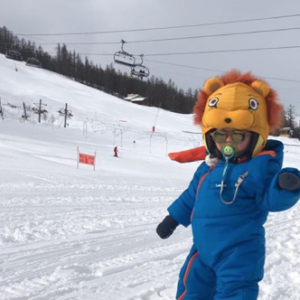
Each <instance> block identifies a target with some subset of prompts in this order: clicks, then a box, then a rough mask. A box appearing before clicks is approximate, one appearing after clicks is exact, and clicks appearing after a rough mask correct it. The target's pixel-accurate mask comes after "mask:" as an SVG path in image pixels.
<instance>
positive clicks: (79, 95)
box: [0, 55, 300, 300]
mask: <svg viewBox="0 0 300 300" xmlns="http://www.w3.org/2000/svg"><path fill="white" fill-rule="evenodd" d="M15 67H17V69H18V72H16V71H15ZM0 72H1V74H2V76H1V79H0V97H1V101H2V105H3V110H4V120H0V140H1V143H0V155H1V156H0V157H1V158H0V162H1V163H0V169H1V172H0V190H1V200H0V206H1V210H0V214H1V218H0V220H1V230H0V243H1V249H0V258H1V260H0V268H1V277H0V299H3V300H4V299H5V300H7V299H32V300H37V299H39V300H41V299H45V300H46V299H47V300H65V299H72V300H74V299H78V300H81V299H86V300H92V299H95V300H96V299H97V300H99V299H100V300H102V299H103V300H104V299H105V300H116V299H124V300H139V299H140V300H141V299H142V300H158V299H164V300H171V299H174V295H175V290H176V284H177V277H178V273H179V269H180V267H181V265H182V263H183V261H184V259H185V257H186V254H187V252H188V251H189V248H190V246H191V243H192V238H191V234H190V229H185V228H183V227H181V228H178V229H177V230H176V232H175V233H174V235H173V236H172V237H171V238H170V239H168V240H160V239H159V238H158V237H157V236H156V233H155V228H156V226H157V224H158V222H160V220H161V219H162V218H163V217H164V215H165V214H166V208H167V207H168V205H169V204H170V203H171V202H172V201H173V200H174V199H175V198H176V197H177V196H178V195H179V194H180V193H181V192H182V191H183V189H184V188H186V186H187V184H188V183H189V181H190V179H191V177H192V176H193V173H194V171H195V170H196V168H197V166H198V165H199V163H192V164H177V163H175V162H172V161H170V160H169V159H168V158H167V156H166V154H167V152H170V151H175V150H183V149H187V148H190V147H194V146H197V145H199V144H201V143H202V140H201V138H200V135H198V134H192V133H187V132H199V128H196V127H195V126H194V125H193V123H192V116H191V115H189V116H186V115H180V114H175V113H170V112H166V111H163V110H159V111H158V109H157V108H149V107H142V106H138V105H136V104H132V103H128V102H125V101H123V100H120V99H118V98H115V97H112V96H110V95H107V94H105V93H103V92H100V91H97V90H94V89H92V88H89V87H86V86H84V85H81V84H79V83H76V82H74V81H72V80H70V79H67V78H65V77H63V76H61V75H58V74H55V73H51V72H49V71H46V70H42V69H35V68H31V67H28V66H25V64H24V63H21V62H14V61H11V60H7V59H5V57H4V56H3V55H0ZM40 99H42V101H43V103H45V104H47V107H46V108H47V110H48V111H49V116H48V119H47V120H42V123H41V124H38V123H37V116H36V115H35V114H32V115H31V117H30V120H29V121H27V122H24V120H23V119H22V117H21V115H22V104H23V102H25V103H26V105H30V106H34V103H38V101H39V100H40ZM9 103H10V104H11V105H15V106H16V108H13V107H11V106H10V105H8V104H9ZM65 103H68V108H69V109H70V110H72V113H73V114H74V117H73V118H71V119H69V120H68V123H69V126H68V128H63V126H62V122H63V119H62V117H59V116H58V114H57V110H59V109H60V108H63V107H64V105H65ZM155 120H156V121H155ZM124 121H126V122H124ZM155 122H156V123H155ZM154 123H155V126H156V130H157V133H156V134H154V135H152V136H151V128H152V126H153V125H154ZM282 141H283V142H284V143H285V145H286V147H285V151H286V153H285V162H284V164H285V166H295V167H298V168H300V158H299V151H300V143H299V141H297V140H291V139H287V138H286V139H283V138H282ZM115 145H117V146H118V148H119V150H120V156H121V157H120V158H114V157H113V147H114V146H115ZM77 147H79V148H80V150H81V151H82V152H84V153H88V154H94V152H95V151H96V153H97V155H96V171H93V168H92V167H91V166H87V165H80V167H79V169H77ZM298 216H299V205H298V206H296V207H294V208H293V209H291V210H289V211H287V212H283V213H277V214H272V215H271V216H270V218H269V221H268V223H267V225H266V230H267V243H268V247H267V252H268V257H267V260H266V275H265V279H264V281H263V282H262V283H261V293H260V298H259V299H260V300H271V299H272V300H273V299H280V300H288V299H289V300H291V299H292V300H298V299H299V294H300V287H299V282H300V276H299V272H298V270H299V269H300V261H299V258H298V257H299V255H300V248H299V229H300V220H299V217H298Z"/></svg>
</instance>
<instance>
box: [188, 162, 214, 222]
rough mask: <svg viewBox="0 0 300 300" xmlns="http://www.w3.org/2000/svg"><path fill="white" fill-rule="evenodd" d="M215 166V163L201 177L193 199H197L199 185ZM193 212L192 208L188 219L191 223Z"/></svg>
mask: <svg viewBox="0 0 300 300" xmlns="http://www.w3.org/2000/svg"><path fill="white" fill-rule="evenodd" d="M216 164H217V163H215V164H214V165H213V166H211V167H210V168H209V170H208V171H207V172H206V173H205V174H204V175H203V176H202V177H201V179H200V180H199V183H198V186H197V191H196V197H195V199H197V196H198V193H199V190H200V187H201V185H202V182H203V180H204V179H205V178H206V177H207V175H208V174H209V173H210V171H211V170H212V169H213V168H214V167H215V166H216ZM194 210H195V208H193V210H192V213H191V217H190V220H191V221H192V219H193V216H194Z"/></svg>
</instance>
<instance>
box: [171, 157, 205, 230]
mask: <svg viewBox="0 0 300 300" xmlns="http://www.w3.org/2000/svg"><path fill="white" fill-rule="evenodd" d="M204 169H205V170H204ZM207 170H208V167H207V165H206V164H205V163H202V164H201V166H200V167H199V168H198V169H197V171H196V173H195V174H194V177H193V179H192V181H191V183H190V185H189V187H188V188H187V189H186V190H185V191H184V192H183V193H182V194H181V195H180V196H179V198H178V199H177V200H175V201H174V202H173V203H172V204H171V205H170V206H169V207H168V212H169V214H170V215H171V216H172V217H173V218H174V219H175V220H176V221H177V222H178V223H180V224H182V225H184V226H185V227H187V226H189V225H190V223H191V221H190V219H191V213H192V211H193V208H194V203H195V200H196V193H197V187H198V184H199V181H200V178H201V177H202V175H203V174H204V173H206V171H207Z"/></svg>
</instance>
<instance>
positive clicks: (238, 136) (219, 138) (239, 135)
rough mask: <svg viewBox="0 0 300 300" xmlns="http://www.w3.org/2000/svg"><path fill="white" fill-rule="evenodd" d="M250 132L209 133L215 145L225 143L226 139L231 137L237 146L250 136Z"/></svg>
mask: <svg viewBox="0 0 300 300" xmlns="http://www.w3.org/2000/svg"><path fill="white" fill-rule="evenodd" d="M250 135H251V132H249V131H240V130H233V131H224V130H216V131H214V132H212V133H211V136H212V139H213V140H214V141H215V142H216V143H225V142H226V140H227V138H228V137H229V136H231V138H232V140H233V141H234V142H235V143H237V144H239V143H241V142H243V141H244V140H245V138H246V136H250Z"/></svg>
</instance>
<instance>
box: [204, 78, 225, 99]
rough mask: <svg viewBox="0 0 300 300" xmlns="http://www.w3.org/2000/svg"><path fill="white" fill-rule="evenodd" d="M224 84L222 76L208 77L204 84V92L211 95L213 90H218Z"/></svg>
mask: <svg viewBox="0 0 300 300" xmlns="http://www.w3.org/2000/svg"><path fill="white" fill-rule="evenodd" d="M223 85H224V82H223V81H222V79H221V78H218V77H214V78H210V79H208V80H207V81H206V82H205V84H204V92H205V94H206V95H207V96H209V95H211V94H212V93H213V92H215V91H216V90H218V89H219V88H220V87H222V86H223Z"/></svg>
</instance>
